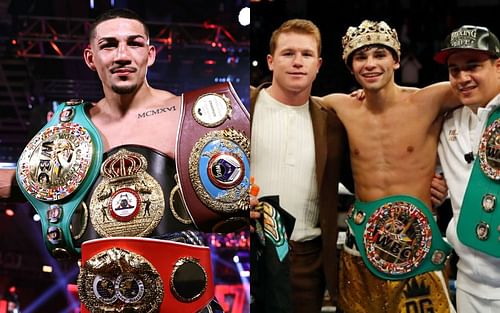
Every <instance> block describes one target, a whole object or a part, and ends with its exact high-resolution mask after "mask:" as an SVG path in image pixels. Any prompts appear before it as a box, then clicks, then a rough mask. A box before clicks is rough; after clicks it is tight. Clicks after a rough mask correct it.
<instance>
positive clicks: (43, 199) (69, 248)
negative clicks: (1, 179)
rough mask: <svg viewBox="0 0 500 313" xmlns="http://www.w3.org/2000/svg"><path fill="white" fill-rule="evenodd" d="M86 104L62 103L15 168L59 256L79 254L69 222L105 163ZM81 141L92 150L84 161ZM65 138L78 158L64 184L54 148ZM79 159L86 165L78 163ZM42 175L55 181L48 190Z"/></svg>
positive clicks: (47, 241)
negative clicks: (84, 140)
mask: <svg viewBox="0 0 500 313" xmlns="http://www.w3.org/2000/svg"><path fill="white" fill-rule="evenodd" d="M87 105H90V103H88V102H83V101H76V100H71V101H68V102H66V103H63V104H61V105H59V107H58V109H57V110H56V112H55V113H54V117H53V118H52V119H51V120H50V121H49V122H48V123H47V124H46V125H45V126H44V127H43V128H42V129H41V130H40V131H39V132H38V133H37V135H36V136H35V137H33V139H31V141H30V142H29V143H28V145H27V146H26V148H25V149H24V151H23V153H22V154H21V157H20V159H19V162H18V165H17V171H16V179H17V182H18V184H19V186H20V187H21V190H22V192H23V194H24V195H25V196H26V198H27V199H28V200H29V202H30V203H31V204H32V205H33V207H34V208H35V210H36V211H37V213H38V214H39V215H40V218H41V219H40V221H41V225H42V235H43V237H44V241H45V245H46V247H47V249H48V250H49V252H50V253H51V254H52V255H53V256H54V257H56V258H68V257H79V255H80V248H79V247H75V245H74V243H73V235H72V232H71V228H70V225H71V219H72V216H73V214H74V213H75V211H76V209H77V208H78V207H79V206H80V204H81V203H82V202H83V199H84V197H85V196H86V194H87V192H88V190H89V188H91V186H92V184H93V182H94V180H95V179H96V177H97V176H98V175H99V170H100V165H101V163H102V158H103V144H102V141H101V137H100V135H99V132H98V130H97V128H96V127H95V126H94V125H93V123H92V122H91V120H90V119H89V117H88V116H87V114H86V112H85V108H86V106H87ZM80 138H86V140H87V141H86V145H85V147H90V149H87V150H86V151H88V153H87V155H86V159H85V158H84V157H82V154H84V153H82V151H81V145H80V146H79V140H80ZM75 139H76V140H75ZM65 140H67V142H70V141H71V140H73V142H72V143H71V144H70V146H71V147H72V150H71V151H72V155H71V158H75V159H73V164H72V165H71V167H69V171H68V172H66V174H65V175H66V176H65V177H66V178H65V179H64V181H61V182H59V181H58V180H57V177H59V176H60V175H59V174H60V173H59V170H58V169H57V167H56V165H55V164H59V163H56V162H57V160H59V159H57V156H56V153H57V151H56V150H55V148H54V147H55V146H56V144H55V143H56V141H57V142H64V141H65ZM82 140H83V139H82ZM79 159H82V163H84V162H85V164H86V165H85V166H83V165H81V164H78V163H79V162H77V161H78V160H79ZM75 160H76V161H75ZM59 168H62V169H63V170H64V169H65V168H64V167H63V166H59ZM66 170H67V169H66ZM54 171H55V173H54ZM61 171H62V170H61ZM44 176H45V177H47V179H48V177H49V176H50V177H51V178H52V177H55V178H54V179H53V180H52V181H50V183H51V184H50V186H49V185H44V182H43V179H44V178H45V177H44Z"/></svg>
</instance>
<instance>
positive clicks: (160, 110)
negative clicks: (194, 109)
mask: <svg viewBox="0 0 500 313" xmlns="http://www.w3.org/2000/svg"><path fill="white" fill-rule="evenodd" d="M175 110H176V108H175V105H173V106H171V107H169V108H166V107H165V108H158V109H152V110H148V111H145V112H142V113H139V114H137V118H138V119H140V118H144V117H149V116H153V115H157V114H161V113H168V112H171V111H175Z"/></svg>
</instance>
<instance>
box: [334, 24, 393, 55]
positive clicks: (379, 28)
mask: <svg viewBox="0 0 500 313" xmlns="http://www.w3.org/2000/svg"><path fill="white" fill-rule="evenodd" d="M373 44H380V45H384V46H387V47H389V48H391V49H393V50H394V51H396V53H397V55H398V57H399V56H401V45H400V43H399V40H398V33H397V32H396V30H395V29H393V28H391V27H390V26H389V25H387V23H386V22H384V21H380V22H374V21H369V20H364V21H363V22H361V24H359V26H358V27H353V26H351V27H349V28H348V29H347V33H346V34H345V35H344V37H342V49H344V51H343V53H342V59H343V60H344V62H346V63H347V59H348V57H349V55H350V54H351V53H352V52H353V51H354V50H356V49H359V48H361V47H363V46H367V45H373Z"/></svg>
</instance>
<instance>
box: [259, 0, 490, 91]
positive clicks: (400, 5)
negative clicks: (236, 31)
mask: <svg viewBox="0 0 500 313" xmlns="http://www.w3.org/2000/svg"><path fill="white" fill-rule="evenodd" d="M251 9H252V28H251V37H250V38H251V43H252V49H251V59H252V62H254V61H258V63H259V65H258V66H252V70H251V83H252V85H258V84H260V83H261V82H262V81H265V80H269V79H270V76H269V71H268V70H267V64H266V54H267V53H268V51H269V39H270V37H271V33H272V31H273V30H274V29H276V28H278V27H279V25H280V24H281V23H283V22H284V21H285V20H287V19H289V18H306V19H310V20H312V21H313V22H314V23H315V24H316V25H317V26H318V27H319V29H320V30H321V34H322V41H323V51H322V57H323V65H322V67H321V70H320V72H319V75H318V77H317V79H316V81H315V83H314V85H313V94H314V95H318V96H323V95H326V94H328V93H332V92H344V93H349V92H350V91H351V90H353V89H356V88H358V87H357V83H356V81H355V80H354V78H353V77H352V75H351V74H350V73H349V71H348V70H347V68H346V66H345V65H344V63H343V61H342V45H341V38H342V36H344V34H345V32H346V31H347V28H348V27H349V26H358V25H359V24H360V23H361V21H362V20H364V19H369V20H374V21H380V20H383V21H385V22H387V23H388V24H389V26H391V27H392V28H395V29H396V30H397V31H398V35H399V39H400V41H401V42H402V55H401V57H402V58H404V57H405V55H407V54H408V53H409V52H410V51H411V52H413V53H414V55H415V56H416V57H417V59H418V60H419V62H420V63H421V64H422V69H421V70H420V79H419V82H418V84H416V86H418V87H422V86H426V85H428V84H430V83H433V82H437V81H442V80H448V75H447V71H446V67H445V66H443V65H439V64H437V63H435V62H434V61H433V59H432V57H433V55H434V53H435V52H436V51H438V50H439V49H440V47H441V42H442V41H443V40H444V38H445V37H446V35H448V34H449V33H450V32H451V31H452V30H453V29H455V28H458V27H459V26H461V25H463V24H469V25H479V26H485V27H488V28H489V29H490V30H491V31H493V32H494V33H495V34H496V35H497V36H500V23H499V22H498V12H500V1H499V0H378V1H373V0H348V1H305V0H289V1H286V0H274V1H264V0H262V1H252V2H251ZM403 26H404V28H406V29H407V32H406V34H407V35H406V36H404V32H403V31H402V30H403ZM405 42H406V43H405ZM400 72H401V69H400V70H398V71H397V72H396V83H400Z"/></svg>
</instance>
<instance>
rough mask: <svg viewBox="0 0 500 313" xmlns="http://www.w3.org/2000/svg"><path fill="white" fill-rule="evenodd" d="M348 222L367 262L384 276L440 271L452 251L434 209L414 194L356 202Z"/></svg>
mask: <svg viewBox="0 0 500 313" xmlns="http://www.w3.org/2000/svg"><path fill="white" fill-rule="evenodd" d="M347 224H348V225H349V227H350V229H351V231H352V233H353V235H354V237H355V239H356V245H357V246H358V249H359V252H360V254H361V257H362V259H363V262H364V263H365V264H366V266H367V267H368V269H369V270H370V271H371V272H372V273H373V274H374V275H376V276H378V277H379V278H382V279H386V280H398V279H405V278H408V277H412V276H415V275H417V274H422V273H425V272H429V271H435V270H440V269H442V268H443V266H444V264H445V261H446V259H447V257H448V255H449V254H450V252H451V246H450V245H449V244H447V243H446V242H445V241H444V240H443V238H442V237H441V233H440V231H439V228H438V226H437V224H436V222H435V221H434V218H433V216H432V213H431V211H430V210H429V209H428V208H427V207H426V205H425V204H424V203H423V202H422V201H420V200H418V199H416V198H414V197H410V196H404V195H398V196H390V197H385V198H382V199H378V200H376V201H372V202H361V201H356V203H355V204H354V207H353V209H352V211H350V212H349V214H348V219H347Z"/></svg>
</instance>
